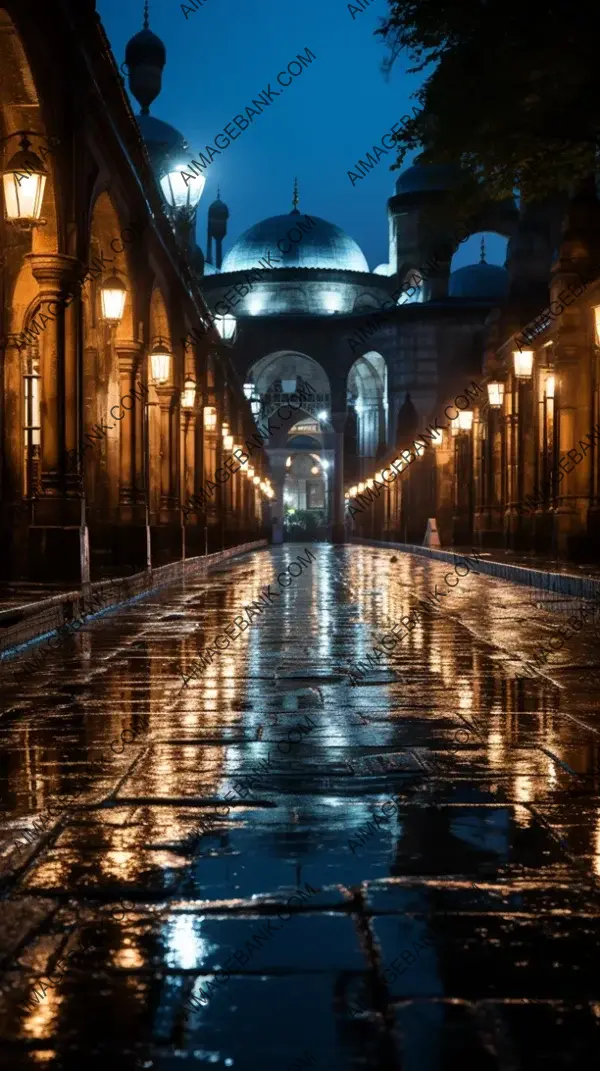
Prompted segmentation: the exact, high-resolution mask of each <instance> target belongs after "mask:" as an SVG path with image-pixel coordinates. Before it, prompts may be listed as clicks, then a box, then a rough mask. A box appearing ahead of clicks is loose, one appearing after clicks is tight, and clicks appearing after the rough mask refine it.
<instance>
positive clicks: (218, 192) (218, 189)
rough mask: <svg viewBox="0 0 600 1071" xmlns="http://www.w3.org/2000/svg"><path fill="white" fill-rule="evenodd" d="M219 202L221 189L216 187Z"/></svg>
mask: <svg viewBox="0 0 600 1071" xmlns="http://www.w3.org/2000/svg"><path fill="white" fill-rule="evenodd" d="M220 200H221V187H220V186H217V201H220Z"/></svg>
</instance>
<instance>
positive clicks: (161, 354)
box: [150, 337, 171, 387]
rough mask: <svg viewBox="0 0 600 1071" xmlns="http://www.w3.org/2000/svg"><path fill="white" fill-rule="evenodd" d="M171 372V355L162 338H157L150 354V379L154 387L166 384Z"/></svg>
mask: <svg viewBox="0 0 600 1071" xmlns="http://www.w3.org/2000/svg"><path fill="white" fill-rule="evenodd" d="M170 371H171V354H170V353H169V348H168V346H167V345H166V343H164V342H163V340H162V338H160V337H159V338H158V339H157V341H156V342H155V343H154V346H153V347H152V352H151V354H150V378H151V380H152V382H153V384H154V386H155V387H160V386H161V385H162V384H163V383H168V381H169V376H170Z"/></svg>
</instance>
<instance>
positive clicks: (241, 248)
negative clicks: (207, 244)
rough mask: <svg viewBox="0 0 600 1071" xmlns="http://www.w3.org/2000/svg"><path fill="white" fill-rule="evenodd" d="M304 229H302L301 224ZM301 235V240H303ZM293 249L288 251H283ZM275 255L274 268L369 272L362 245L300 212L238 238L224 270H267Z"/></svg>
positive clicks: (259, 225) (266, 221) (271, 220)
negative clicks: (265, 259)
mask: <svg viewBox="0 0 600 1071" xmlns="http://www.w3.org/2000/svg"><path fill="white" fill-rule="evenodd" d="M300 223H302V225H303V227H302V229H301V228H300V226H299V224H300ZM300 236H301V237H300ZM288 246H289V247H290V248H289V251H288V252H283V251H282V250H286V249H288ZM268 253H271V264H272V266H273V268H275V269H276V268H338V269H340V268H341V269H342V270H343V271H366V272H368V270H369V265H368V264H367V261H366V259H365V256H364V254H363V252H362V250H361V248H360V246H359V245H357V243H356V242H355V241H354V239H353V238H350V237H349V236H348V235H347V234H345V233H344V231H343V230H341V229H340V228H339V227H336V226H335V224H334V223H328V222H327V220H325V219H320V218H319V216H306V215H302V214H301V213H300V212H298V211H293V212H290V213H289V215H287V216H271V217H270V218H269V219H263V221H262V222H261V223H256V224H255V225H254V226H253V227H250V228H249V230H247V231H245V232H244V234H242V236H241V237H240V238H238V240H237V242H236V243H235V245H234V246H233V247H232V248H231V249H230V250H229V252H228V253H227V254H226V256H225V258H224V260H223V267H222V271H224V272H227V271H247V270H248V269H250V268H257V267H265V266H266V265H261V264H260V261H261V260H263V258H265V257H266V256H267V254H268ZM277 258H279V259H277Z"/></svg>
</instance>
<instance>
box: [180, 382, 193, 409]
mask: <svg viewBox="0 0 600 1071" xmlns="http://www.w3.org/2000/svg"><path fill="white" fill-rule="evenodd" d="M195 404H196V383H195V381H194V380H193V379H186V381H185V384H184V387H183V390H182V392H181V406H182V408H183V409H193V408H194V406H195Z"/></svg>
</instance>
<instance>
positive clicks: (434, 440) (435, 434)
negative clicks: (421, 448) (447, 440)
mask: <svg viewBox="0 0 600 1071" xmlns="http://www.w3.org/2000/svg"><path fill="white" fill-rule="evenodd" d="M431 445H432V446H435V447H436V449H437V448H439V447H440V446H443V445H444V429H443V428H440V429H439V431H432V433H431Z"/></svg>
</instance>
